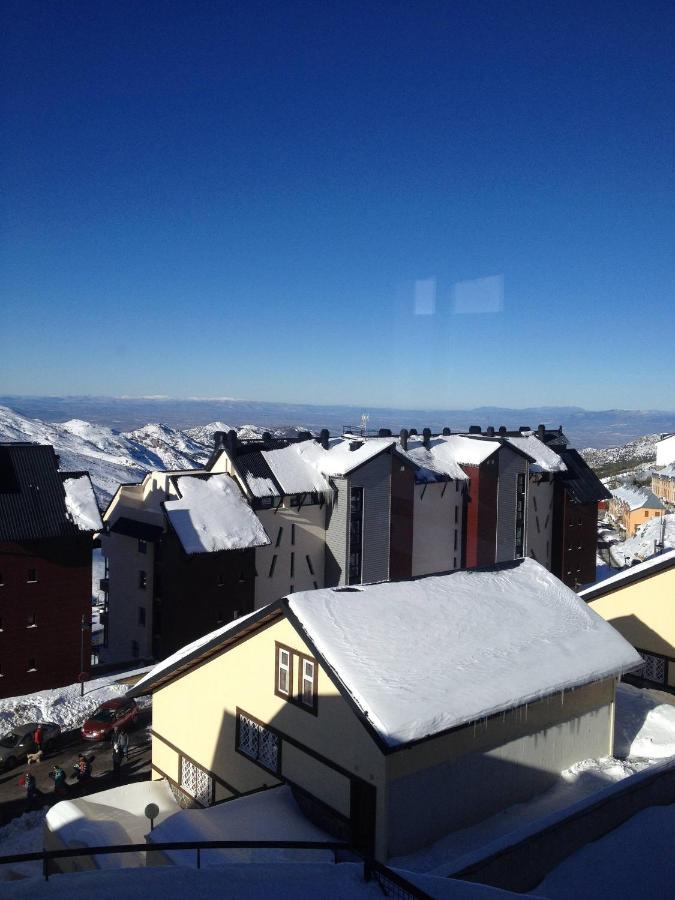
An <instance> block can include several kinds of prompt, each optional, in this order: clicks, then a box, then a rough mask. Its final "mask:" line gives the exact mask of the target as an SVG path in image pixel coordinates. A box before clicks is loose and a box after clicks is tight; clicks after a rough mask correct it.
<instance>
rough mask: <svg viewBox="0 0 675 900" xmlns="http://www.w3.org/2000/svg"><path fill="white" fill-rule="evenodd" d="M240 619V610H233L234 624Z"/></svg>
mask: <svg viewBox="0 0 675 900" xmlns="http://www.w3.org/2000/svg"><path fill="white" fill-rule="evenodd" d="M238 618H239V610H238V609H233V610H232V621H233V622H234V620H235V619H238Z"/></svg>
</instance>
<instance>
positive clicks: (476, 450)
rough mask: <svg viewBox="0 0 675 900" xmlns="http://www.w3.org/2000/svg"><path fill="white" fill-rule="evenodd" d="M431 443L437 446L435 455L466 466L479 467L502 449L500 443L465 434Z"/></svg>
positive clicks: (433, 440) (437, 438) (442, 438)
mask: <svg viewBox="0 0 675 900" xmlns="http://www.w3.org/2000/svg"><path fill="white" fill-rule="evenodd" d="M437 442H438V443H437ZM431 443H432V445H433V444H437V446H436V448H435V449H434V453H435V455H437V456H439V457H445V458H448V459H453V460H455V462H457V463H459V465H464V466H479V465H480V464H481V463H482V462H485V460H486V459H487V458H488V456H492V454H493V453H495V452H496V451H497V450H499V447H500V444H499V441H490V440H487V441H486V440H484V439H482V438H472V437H466V436H465V435H463V434H451V435H448V436H444V435H442V436H440V437H435V438H432V440H431ZM441 448H442V449H441Z"/></svg>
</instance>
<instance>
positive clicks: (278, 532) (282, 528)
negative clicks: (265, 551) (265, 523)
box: [274, 525, 284, 547]
mask: <svg viewBox="0 0 675 900" xmlns="http://www.w3.org/2000/svg"><path fill="white" fill-rule="evenodd" d="M283 533H284V526H283V525H280V526H279V530H278V531H277V540H276V543H275V544H274V546H275V547H278V546H279V544H280V543H281V536H282V534H283Z"/></svg>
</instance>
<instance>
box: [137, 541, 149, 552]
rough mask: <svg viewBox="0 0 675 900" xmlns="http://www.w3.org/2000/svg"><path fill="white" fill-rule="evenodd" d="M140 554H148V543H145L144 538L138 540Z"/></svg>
mask: <svg viewBox="0 0 675 900" xmlns="http://www.w3.org/2000/svg"><path fill="white" fill-rule="evenodd" d="M138 552H139V553H147V552H148V542H147V541H144V540H143V538H139V539H138Z"/></svg>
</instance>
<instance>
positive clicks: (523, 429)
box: [518, 425, 532, 434]
mask: <svg viewBox="0 0 675 900" xmlns="http://www.w3.org/2000/svg"><path fill="white" fill-rule="evenodd" d="M518 431H519V432H520V433H521V434H522V433H523V432H524V431H532V429H531V428H530V426H529V425H521V426H520V428H519V429H518Z"/></svg>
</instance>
